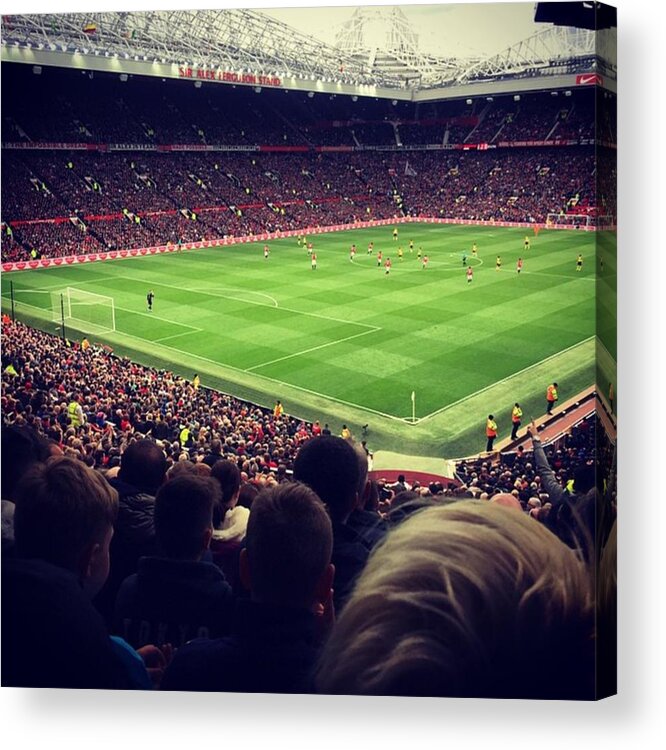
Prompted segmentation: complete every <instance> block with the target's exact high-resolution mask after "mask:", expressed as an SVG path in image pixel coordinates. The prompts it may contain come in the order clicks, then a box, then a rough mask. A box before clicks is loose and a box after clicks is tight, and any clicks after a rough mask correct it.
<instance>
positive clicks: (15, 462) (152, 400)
mask: <svg viewBox="0 0 666 750" xmlns="http://www.w3.org/2000/svg"><path fill="white" fill-rule="evenodd" d="M2 333H3V343H4V346H3V352H2V367H3V380H2V394H1V403H2V415H3V424H2V450H3V482H2V499H3V503H2V517H3V525H2V532H3V542H2V553H3V586H2V594H3V628H2V633H3V664H2V668H3V684H4V685H30V686H40V685H41V686H51V687H53V686H60V687H105V688H130V689H131V688H134V689H150V688H151V687H161V688H162V689H167V690H215V691H225V690H228V691H248V692H255V691H261V692H315V691H320V692H326V693H337V692H348V693H363V694H391V695H461V696H473V695H477V696H484V697H530V698H538V697H541V698H592V697H594V696H595V695H598V691H599V690H601V691H609V690H612V679H613V675H612V669H611V670H610V672H609V673H608V675H607V682H605V683H604V685H603V686H601V687H600V688H599V686H598V685H597V686H596V687H595V679H594V678H595V656H594V654H595V648H597V647H599V646H600V647H602V648H603V649H604V656H607V657H608V658H610V656H612V653H611V652H612V649H613V643H614V641H613V636H612V632H610V631H609V630H604V631H603V636H602V635H599V637H598V640H597V641H595V609H594V607H595V602H594V598H593V593H592V592H593V588H592V566H593V565H595V564H596V563H601V561H602V560H603V561H604V565H605V568H604V570H605V571H606V572H605V573H604V575H605V576H606V578H604V580H603V581H602V583H603V586H602V587H601V588H600V589H599V590H600V591H603V592H604V595H603V597H601V598H602V600H600V601H599V602H597V614H596V627H597V628H599V629H601V628H602V626H603V627H606V626H607V625H608V626H609V628H610V627H612V624H613V622H614V620H613V617H614V612H615V610H614V606H615V605H614V601H615V599H614V588H613V580H614V579H613V573H614V564H613V562H612V556H613V539H614V538H615V537H614V531H613V529H614V516H615V507H616V498H615V492H614V479H613V475H614V450H613V446H612V445H611V444H610V443H609V441H608V440H607V439H606V438H605V437H604V435H603V434H602V430H601V428H600V423H599V422H596V421H595V419H594V418H593V419H591V420H586V421H584V422H582V423H580V424H579V425H577V426H576V427H575V428H573V429H572V430H571V431H570V432H569V433H568V434H567V435H565V436H564V437H563V438H562V439H561V440H560V441H559V442H557V443H556V444H554V445H552V446H548V447H546V448H544V447H542V446H541V442H540V440H539V436H538V432H537V430H536V428H534V427H530V430H529V432H530V434H531V436H532V450H531V451H523V450H519V451H518V452H517V453H512V454H506V455H504V454H502V455H500V459H499V462H497V463H493V462H491V461H490V460H478V461H465V462H462V463H460V464H459V465H458V467H457V472H458V477H459V482H455V483H450V484H447V485H446V486H444V484H443V483H440V482H432V483H430V484H429V485H428V486H419V485H418V484H417V483H410V482H409V481H408V480H407V479H406V478H405V477H404V476H400V477H398V480H397V482H394V483H387V482H385V481H375V480H372V479H370V478H369V476H368V455H367V450H365V449H364V447H363V445H358V444H356V443H354V442H352V441H350V440H346V439H343V438H342V437H334V436H331V435H330V431H329V430H327V429H324V430H322V428H321V426H320V425H319V423H314V424H308V423H305V422H301V421H298V420H295V419H293V418H291V417H289V416H288V415H286V414H284V412H283V410H282V408H281V405H280V404H279V402H278V403H276V405H275V408H273V409H267V408H262V407H259V406H256V405H252V404H249V403H246V402H242V401H239V400H238V399H235V398H232V397H230V396H226V395H223V394H220V393H218V392H215V391H212V390H210V389H207V388H205V387H203V386H202V385H201V384H200V382H199V378H198V377H195V378H193V379H192V380H191V381H190V380H187V379H184V378H182V377H179V376H177V375H174V374H173V373H170V372H166V371H163V370H155V369H152V368H148V367H143V366H140V365H137V364H135V363H132V362H131V361H129V360H127V359H124V358H119V357H116V356H114V355H113V353H112V352H110V351H108V350H105V349H104V348H102V347H99V346H97V345H95V344H92V345H90V344H89V342H86V345H79V344H74V345H72V344H70V343H69V342H66V341H63V340H61V339H59V338H57V337H55V336H52V335H50V334H47V333H44V332H41V331H36V330H33V329H30V328H29V327H27V326H25V325H23V324H21V323H17V322H12V321H11V320H10V319H9V318H8V317H6V316H5V317H4V318H3V323H2ZM5 467H6V468H7V471H5V470H4V469H5ZM595 485H596V486H595ZM74 486H76V488H77V489H76V492H73V491H72V487H74ZM112 528H113V533H111V530H112ZM380 542H382V543H381V544H380ZM426 551H427V553H426ZM507 566H508V567H507ZM544 570H547V571H548V573H549V575H550V576H551V577H552V580H551V579H550V578H544ZM444 580H446V581H448V584H447V587H442V585H441V582H442V581H444ZM562 581H566V585H565V586H562V585H561V582H562ZM77 583H78V585H77ZM555 590H558V591H562V596H563V597H564V599H563V600H562V602H561V603H558V602H559V600H557V601H555V600H554V599H553V592H554V591H555ZM479 597H480V598H481V601H482V602H483V604H481V603H478V606H477V605H475V604H474V603H473V602H479ZM527 602H530V603H529V606H528V605H527ZM36 603H38V605H39V606H40V611H42V613H43V617H41V618H39V620H38V621H37V620H35V618H32V619H31V618H30V616H29V612H30V611H31V608H32V607H34V606H35V604H36ZM65 604H66V606H65ZM479 607H481V609H479ZM480 611H482V612H485V611H488V612H490V611H492V612H494V613H495V614H494V615H493V618H494V619H493V627H492V628H491V631H492V637H491V636H489V635H488V633H487V632H486V634H485V636H484V630H486V631H487V626H488V621H487V619H486V616H485V615H484V616H483V617H481V619H480V620H479V619H478V618H477V615H478V614H479V612H480ZM426 612H428V613H429V614H428V617H427V618H426V617H425V613H426ZM454 612H455V617H453V613H454ZM534 628H536V631H535V630H534ZM48 633H51V635H52V636H53V634H55V637H52V640H51V648H50V649H49V650H48V654H47V655H46V656H44V655H42V654H36V652H35V651H34V648H33V645H34V643H35V642H36V640H35V639H37V641H39V639H41V638H46V637H47V634H48ZM415 633H418V634H419V636H418V638H419V642H418V644H417V643H415V642H413V638H414V635H415ZM537 633H538V637H537ZM513 643H515V644H516V646H515V647H514V646H512V645H511V644H513ZM528 644H529V648H528V647H527V646H528ZM5 655H8V656H7V657H5ZM595 691H596V692H595Z"/></svg>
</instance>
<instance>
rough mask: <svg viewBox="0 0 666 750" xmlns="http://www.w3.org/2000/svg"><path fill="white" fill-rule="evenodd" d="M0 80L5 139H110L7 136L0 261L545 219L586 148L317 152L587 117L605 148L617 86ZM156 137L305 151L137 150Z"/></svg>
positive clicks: (582, 128) (46, 74) (526, 134)
mask: <svg viewBox="0 0 666 750" xmlns="http://www.w3.org/2000/svg"><path fill="white" fill-rule="evenodd" d="M7 75H8V76H9V77H10V78H11V79H12V80H15V82H16V85H15V86H14V87H9V86H8V90H9V88H13V89H15V90H19V89H20V90H22V91H25V92H26V95H25V96H22V97H18V98H17V97H9V96H7V97H5V99H4V100H3V127H4V132H5V133H6V135H7V137H6V138H5V141H6V142H7V141H14V142H16V141H32V142H58V143H65V144H66V143H79V144H82V143H91V144H95V143H97V144H113V143H117V144H123V151H120V152H118V151H113V150H110V151H104V152H96V151H86V150H70V151H68V150H57V151H49V150H48V149H47V150H40V149H38V150H32V149H29V150H25V151H21V150H11V149H6V148H5V149H3V154H2V159H3V175H4V179H3V181H2V218H3V222H4V223H6V224H7V223H8V224H9V225H10V226H11V227H12V230H13V237H12V238H11V241H9V242H8V241H6V237H5V236H4V235H3V240H5V241H3V245H2V260H3V261H18V260H29V259H30V258H31V257H34V253H37V254H38V255H39V256H44V257H56V256H63V255H70V254H85V253H89V252H96V251H103V250H118V249H131V248H139V247H146V246H155V245H163V244H166V243H167V242H177V241H178V240H179V239H180V240H181V241H198V240H201V239H219V238H222V237H232V236H239V235H246V234H260V233H264V232H271V231H287V230H294V229H301V228H303V229H304V228H307V227H319V226H326V225H327V224H331V223H336V224H337V223H348V222H350V221H357V220H363V219H368V218H376V219H379V218H394V217H397V216H401V215H406V214H411V215H415V216H417V215H424V216H436V217H439V216H444V217H448V218H454V219H466V220H488V219H494V220H498V221H502V220H505V221H522V222H525V221H529V222H540V223H543V222H545V219H546V216H547V214H548V213H557V212H559V211H561V210H563V209H565V208H566V206H567V201H568V199H569V198H570V197H571V196H573V195H579V196H580V199H581V200H585V201H587V204H588V205H595V201H596V200H597V197H596V196H594V195H591V194H590V190H591V188H590V187H589V186H591V185H593V184H594V180H593V170H594V155H593V153H592V150H591V148H592V147H589V148H586V147H584V146H576V147H570V148H567V149H566V150H562V149H555V148H549V149H548V148H544V149H537V148H520V149H497V150H495V151H493V150H488V151H470V152H466V151H459V150H452V151H448V150H443V151H427V150H425V151H418V150H416V151H408V152H405V151H400V150H397V151H365V152H363V151H360V152H359V151H356V152H349V153H335V152H329V153H318V152H316V151H314V150H313V149H315V148H316V147H318V146H326V145H340V144H346V145H348V146H355V147H356V146H371V147H379V148H381V147H385V148H386V147H389V148H390V147H396V148H397V147H398V145H399V144H402V145H407V146H410V145H423V146H427V145H440V146H441V145H446V146H451V145H454V144H459V145H460V144H464V143H466V142H469V143H489V144H490V145H491V146H494V145H496V144H497V143H499V142H504V141H508V142H511V141H524V140H537V141H544V142H545V141H546V140H551V141H556V140H569V139H572V138H573V139H575V140H578V139H585V138H590V137H593V136H594V125H595V112H598V113H599V115H598V127H599V133H598V136H599V137H601V138H602V140H604V141H605V142H611V143H612V142H613V140H614V133H615V131H616V126H615V124H614V123H615V120H616V116H615V106H614V105H615V102H614V99H613V98H610V99H609V98H608V95H607V94H606V95H602V94H601V93H597V94H596V104H595V93H594V90H592V89H590V90H580V91H573V92H570V94H569V95H566V94H565V92H559V93H558V95H557V96H555V95H551V93H550V92H544V93H539V94H531V95H522V96H521V98H520V99H518V100H514V97H512V96H500V97H495V98H494V99H492V100H486V98H481V99H474V100H458V101H445V102H430V103H419V104H413V103H410V102H398V101H389V100H384V99H374V98H365V97H360V98H357V99H356V100H355V101H354V99H355V98H354V97H343V96H335V95H329V94H326V95H324V94H313V95H312V96H309V95H308V94H307V93H301V92H294V91H290V92H286V93H285V91H275V90H272V91H271V90H269V89H263V90H262V91H261V93H260V94H257V93H256V92H255V91H253V89H252V88H251V87H230V86H215V87H208V86H202V87H199V88H195V87H190V86H185V85H182V84H181V82H173V81H163V82H161V83H160V82H155V81H146V80H142V79H139V78H131V79H130V80H129V81H127V82H121V81H120V80H119V79H118V78H117V77H112V76H105V75H95V76H93V75H89V74H85V75H80V74H76V73H72V72H70V71H63V70H56V69H45V70H44V71H43V72H42V75H33V74H32V72H31V71H30V69H29V68H26V67H25V66H10V67H9V68H8V71H7ZM311 93H312V92H311ZM156 94H157V95H156ZM604 97H605V98H604ZM45 112H48V117H46V116H44V113H45ZM165 144H189V145H191V146H192V147H197V146H211V145H212V146H215V145H222V146H240V147H247V146H252V147H257V146H261V145H268V146H273V147H279V148H283V147H286V148H291V147H296V148H301V149H305V150H303V151H295V152H294V151H292V152H289V151H285V152H266V151H262V152H257V151H249V152H244V151H208V152H197V151H196V150H189V151H169V152H167V153H151V152H146V151H141V148H146V147H147V148H156V147H158V146H163V145H165ZM585 193H587V195H585ZM395 195H399V196H400V198H401V201H402V202H396V201H395V200H394V196H395ZM601 198H603V199H604V200H605V203H606V204H607V206H608V205H610V204H611V203H612V197H608V196H600V199H601ZM269 204H271V205H270V206H269ZM607 206H606V207H607ZM606 207H605V208H606ZM183 211H194V212H195V213H196V214H197V219H198V223H196V222H194V221H192V220H191V218H187V217H185V216H184V215H183V213H182V212H183ZM127 212H130V214H131V215H132V216H131V217H130V218H128V216H127ZM604 213H605V214H608V213H609V211H608V210H604ZM70 217H78V218H79V219H80V220H81V221H82V222H83V223H84V224H85V226H86V230H87V231H85V232H83V231H78V229H77V228H76V227H75V226H74V225H73V224H71V223H69V222H68V221H67V219H69V218H70ZM133 217H138V220H135V219H134V218H133ZM56 219H57V220H58V223H52V220H56ZM42 220H49V221H47V222H44V221H42ZM28 222H30V223H28ZM35 222H39V223H35ZM33 251H34V252H33Z"/></svg>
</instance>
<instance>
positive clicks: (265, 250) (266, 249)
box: [264, 245, 270, 260]
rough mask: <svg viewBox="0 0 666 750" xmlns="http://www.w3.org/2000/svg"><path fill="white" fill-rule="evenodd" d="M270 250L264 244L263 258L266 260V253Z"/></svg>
mask: <svg viewBox="0 0 666 750" xmlns="http://www.w3.org/2000/svg"><path fill="white" fill-rule="evenodd" d="M269 252H270V250H269V249H268V245H264V259H265V260H268V253H269Z"/></svg>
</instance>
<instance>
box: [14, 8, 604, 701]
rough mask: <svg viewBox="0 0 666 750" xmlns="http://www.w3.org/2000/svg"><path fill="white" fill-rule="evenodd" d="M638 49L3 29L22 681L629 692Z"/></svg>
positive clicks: (232, 21)
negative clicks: (620, 78)
mask: <svg viewBox="0 0 666 750" xmlns="http://www.w3.org/2000/svg"><path fill="white" fill-rule="evenodd" d="M553 10H555V11H556V12H557V14H560V15H556V16H554V15H552V11H553ZM615 33H616V32H615V20H614V13H613V9H611V8H609V7H607V6H603V5H599V6H596V7H594V8H589V7H588V5H587V4H584V3H567V4H565V5H564V6H559V5H557V7H556V8H555V9H553V7H551V6H548V7H546V6H544V5H543V4H537V5H536V6H535V5H534V4H533V3H508V4H492V3H491V4H466V5H464V4H461V5H453V4H452V5H428V6H418V5H404V6H358V7H332V8H318V7H313V8H298V9H289V8H275V7H271V8H265V9H261V10H256V9H255V10H248V9H233V8H224V9H221V10H219V9H218V10H201V11H194V10H178V9H172V10H166V11H165V10H156V11H143V12H132V13H118V12H94V13H92V12H89V11H86V10H82V11H79V12H78V13H76V14H66V13H60V14H58V13H53V12H52V11H51V12H47V13H44V14H41V15H35V14H31V13H14V14H7V15H4V16H3V19H2V38H3V46H2V82H3V84H5V85H4V86H3V91H4V92H5V93H4V94H3V118H4V119H3V122H4V126H5V127H4V134H3V148H2V166H3V170H2V175H3V177H2V191H3V201H2V216H1V218H2V232H3V235H2V236H3V245H2V263H3V270H4V273H3V275H2V310H3V334H4V348H3V352H4V359H3V376H2V377H3V396H4V397H5V404H4V405H5V408H4V409H3V421H4V429H5V430H6V442H7V449H6V450H7V451H8V452H7V453H5V461H4V462H3V469H5V468H6V467H10V469H11V471H12V473H11V474H10V476H12V479H11V480H10V481H9V483H8V485H7V486H8V489H7V491H5V490H4V489H3V496H4V495H6V497H5V499H6V500H7V504H6V505H5V509H4V511H3V512H5V514H6V516H7V524H6V534H5V536H6V541H5V538H4V537H3V554H6V555H7V557H8V558H9V560H8V563H7V565H3V576H5V577H6V579H7V583H6V584H5V585H4V586H3V591H4V592H5V593H3V598H4V600H5V601H6V602H7V606H6V607H4V608H3V609H4V611H5V614H4V615H3V633H7V634H8V635H7V636H5V635H3V657H5V658H4V659H3V684H5V683H6V684H8V685H14V686H19V685H20V686H31V687H40V686H42V687H44V686H56V687H72V688H85V687H97V688H109V689H111V688H121V689H122V688H132V687H133V688H142V689H151V688H156V687H157V688H160V689H162V690H164V691H166V690H191V691H198V690H209V691H218V692H269V693H301V692H306V693H315V692H319V693H325V694H331V693H342V694H352V695H357V694H362V695H366V694H370V695H392V696H402V695H407V696H457V697H504V698H508V697H514V698H515V697H517V698H533V699H542V698H549V699H552V698H556V699H568V700H578V699H581V700H592V699H595V698H600V697H604V696H606V695H610V694H612V693H613V692H614V690H615V671H616V668H615V657H614V654H615V619H616V618H615V585H614V582H615V539H616V528H615V513H616V508H617V498H616V492H615V446H616V416H615V415H616V408H617V401H618V383H617V374H616V371H617V365H616V362H617V344H616V339H617V334H616V307H617V302H616V297H617V291H616V290H617V253H616V216H617V210H616V153H617V138H616V134H617V115H616V93H617V91H616V88H617V87H616V74H617V64H616V56H615ZM73 296H74V297H76V299H77V300H79V302H78V303H77V305H78V307H77V311H76V315H74V314H73V312H72V311H71V310H69V306H71V305H70V304H69V303H70V301H71V299H72V298H73ZM86 300H88V302H86ZM90 300H95V301H96V302H90ZM99 300H105V307H106V308H108V309H109V310H112V312H113V325H112V326H111V325H104V326H99V325H96V326H95V327H94V328H91V325H92V323H91V322H90V321H92V320H93V319H95V320H97V318H96V317H95V316H98V314H99V311H97V312H96V310H97V308H98V307H99ZM93 307H94V309H93ZM3 447H4V446H3ZM50 452H57V453H61V452H62V453H63V454H64V458H61V459H60V460H58V461H55V462H50V463H45V458H46V457H47V455H48V454H49V453H50ZM14 455H15V456H16V457H17V458H16V460H13V459H11V458H9V459H8V458H7V456H10V457H11V456H14ZM19 458H20V460H19ZM32 464H35V465H36V466H37V468H36V469H34V471H35V472H36V474H35V475H34V476H32V475H29V476H28V477H27V478H24V476H23V475H24V474H26V475H28V474H29V469H30V468H31V465H32ZM209 474H212V475H213V480H211V481H213V483H212V484H211V482H210V481H205V480H208V479H210V477H209V476H208V475H209ZM200 475H201V476H200ZM204 475H205V476H204ZM31 476H32V478H31ZM165 476H168V477H169V481H167V482H165V481H164V479H165ZM202 476H204V478H203V479H202ZM215 479H217V482H218V484H215V483H214V480H215ZM56 480H58V481H56ZM172 480H173V481H172ZM58 482H60V484H58ZM218 485H221V486H222V492H223V495H222V496H220V495H219V492H220V490H219V487H218ZM57 486H62V487H66V488H67V492H63V493H61V494H58V490H56V489H55V487H57ZM73 486H75V487H81V488H86V491H85V492H81V493H80V497H79V496H78V495H77V494H76V493H73V492H72V491H70V489H69V488H71V487H73ZM109 486H110V487H112V488H113V489H114V490H115V492H113V491H111V490H109ZM116 495H117V497H116ZM54 504H56V505H57V507H58V513H57V514H53V511H52V510H51V508H52V507H54ZM116 504H118V508H119V509H118V510H117V511H116ZM13 513H14V521H13V522H12V521H11V517H12V514H13ZM68 513H69V514H70V515H69V516H68V515H67V514H68ZM88 518H90V522H89V523H87V524H86V523H84V519H88ZM111 525H113V526H114V534H113V537H112V538H111V534H110V527H111ZM3 533H4V532H3ZM107 558H108V559H107ZM593 580H594V581H596V586H595V587H594V588H592V586H591V582H592V581H593ZM65 602H66V603H67V607H66V611H67V615H66V616H64V615H63V612H64V611H65V610H64V608H63V604H64V603H65ZM35 603H39V606H40V607H41V608H42V609H43V610H44V611H45V612H47V615H45V616H44V617H43V618H40V620H39V621H38V622H35V620H34V618H31V617H30V613H31V612H32V611H33V609H34V607H35V605H36V604H35ZM28 625H29V627H28ZM54 632H55V633H58V634H59V637H58V638H57V639H55V640H56V641H57V643H58V647H57V648H54V649H53V651H52V652H49V655H48V658H44V656H43V654H39V658H36V657H37V655H36V654H35V653H34V651H31V649H30V648H29V646H30V644H31V643H34V642H35V641H37V640H39V639H43V638H44V636H45V635H46V634H47V633H50V634H53V633H54ZM51 640H53V638H51ZM9 643H11V644H12V645H11V648H8V647H7V644H9Z"/></svg>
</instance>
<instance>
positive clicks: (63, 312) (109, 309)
mask: <svg viewBox="0 0 666 750" xmlns="http://www.w3.org/2000/svg"><path fill="white" fill-rule="evenodd" d="M51 311H52V314H53V320H54V321H58V322H62V320H63V317H64V320H65V322H68V323H69V325H71V326H72V327H73V328H76V329H77V330H79V331H82V332H83V333H97V334H99V333H110V332H112V331H115V330H116V311H115V305H114V302H113V297H106V296H104V295H102V294H94V293H93V292H86V291H84V290H83V289H76V288H75V287H71V286H68V287H67V288H66V289H63V290H62V291H59V292H51Z"/></svg>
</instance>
